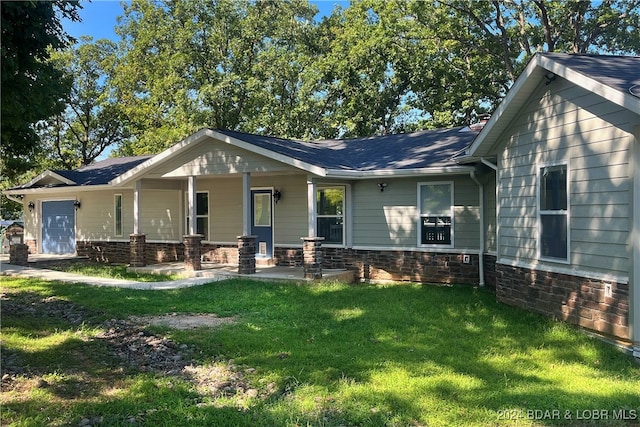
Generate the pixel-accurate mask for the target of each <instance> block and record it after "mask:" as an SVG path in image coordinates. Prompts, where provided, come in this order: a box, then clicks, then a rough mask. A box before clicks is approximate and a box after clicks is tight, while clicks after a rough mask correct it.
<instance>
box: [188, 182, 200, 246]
mask: <svg viewBox="0 0 640 427" xmlns="http://www.w3.org/2000/svg"><path fill="white" fill-rule="evenodd" d="M188 183H189V187H188V189H187V200H188V202H187V203H189V206H188V208H189V209H188V212H189V230H188V233H189V235H190V236H194V235H195V234H196V233H197V232H198V224H197V217H196V200H197V196H196V189H197V187H196V177H195V176H194V175H191V176H190V177H189V180H188Z"/></svg>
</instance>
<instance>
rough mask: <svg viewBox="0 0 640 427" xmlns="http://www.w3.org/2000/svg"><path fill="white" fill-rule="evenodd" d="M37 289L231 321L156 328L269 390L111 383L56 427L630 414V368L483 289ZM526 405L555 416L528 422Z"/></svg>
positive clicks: (635, 384)
mask: <svg viewBox="0 0 640 427" xmlns="http://www.w3.org/2000/svg"><path fill="white" fill-rule="evenodd" d="M47 289H48V292H51V293H53V294H55V295H58V296H61V297H65V298H68V299H70V300H71V301H73V302H75V303H78V304H81V305H83V306H84V307H86V308H87V310H89V311H91V312H94V311H99V312H103V315H104V316H107V317H126V316H128V315H149V314H160V313H166V312H188V313H216V314H218V315H220V316H228V315H236V316H238V317H239V318H240V321H239V322H238V324H236V325H232V326H225V327H223V328H221V329H219V330H206V329H198V330H195V331H168V332H169V333H170V334H171V335H172V336H173V337H174V339H175V340H176V341H180V342H188V343H191V344H194V345H196V346H197V347H198V348H199V349H200V351H201V353H200V355H199V356H198V357H199V362H200V363H209V362H211V360H212V359H213V358H214V357H222V358H224V359H226V360H228V359H233V360H234V363H236V364H238V365H240V366H243V367H248V368H252V369H255V372H254V373H253V374H251V375H249V376H248V380H249V381H252V382H253V383H254V384H255V386H256V387H257V388H264V385H265V384H266V383H267V382H275V383H276V385H277V391H276V392H275V393H272V394H270V395H268V397H266V398H258V399H254V400H250V401H248V402H246V404H245V406H242V405H240V407H239V406H238V403H237V402H234V401H233V398H232V397H230V398H228V399H216V400H213V401H210V402H209V401H207V399H206V398H203V397H202V396H200V395H198V394H197V393H195V392H194V391H193V389H192V388H190V387H189V386H188V384H186V383H180V382H175V381H173V382H171V381H172V380H168V379H167V378H158V377H144V376H143V377H137V376H136V377H126V378H125V379H121V381H124V382H129V383H131V384H130V385H129V386H127V387H124V389H123V390H124V391H121V392H119V393H116V394H115V395H112V394H110V393H109V391H108V388H107V387H104V388H100V389H96V390H95V391H94V392H95V393H94V397H93V399H92V402H95V401H96V400H98V401H99V402H100V403H92V402H89V401H86V402H84V401H81V402H78V403H74V404H71V403H69V404H70V405H72V406H73V409H72V411H71V414H72V416H71V415H68V414H67V415H63V414H59V415H58V417H62V419H65V420H66V421H67V422H72V421H73V422H77V421H78V420H79V419H80V418H82V417H86V416H89V415H95V416H98V415H100V416H103V417H104V419H103V423H104V425H118V423H121V422H126V420H127V419H128V418H129V417H134V418H135V417H137V418H136V420H137V422H138V423H139V424H145V425H155V423H159V422H161V421H162V422H161V423H162V424H166V425H168V424H171V425H207V424H208V425H295V424H300V425H304V424H310V425H358V424H359V425H394V424H395V425H406V424H412V423H413V424H436V425H438V424H440V425H453V424H457V425H459V424H471V425H487V424H494V423H499V422H501V421H505V422H508V421H510V420H509V419H505V420H500V419H499V418H500V414H504V412H502V411H505V410H513V411H514V412H512V413H510V414H511V415H514V414H516V415H518V414H525V415H523V416H524V418H521V419H520V422H522V423H525V424H526V423H534V422H538V423H543V424H559V423H564V424H566V423H574V422H576V423H577V422H581V423H584V422H592V421H593V420H591V419H587V420H578V419H577V416H578V415H579V414H580V411H583V412H582V413H583V414H584V411H595V410H608V411H611V412H610V414H611V417H613V411H615V410H620V409H626V410H629V411H634V410H635V411H637V410H638V409H639V408H638V405H639V402H640V391H639V390H640V369H639V368H638V367H637V366H635V365H633V362H632V361H631V359H630V358H629V357H627V356H625V355H623V354H620V353H619V352H618V351H616V350H615V349H613V348H612V347H611V346H608V345H606V344H604V343H601V342H599V341H596V340H594V339H591V338H589V337H587V336H585V335H583V334H580V333H577V332H575V331H573V330H571V328H569V327H567V326H564V325H562V324H558V323H556V322H553V321H551V320H549V319H546V318H543V317H541V316H538V315H535V314H531V313H528V312H525V311H523V310H520V309H517V308H513V307H508V306H505V305H501V304H498V303H496V302H495V296H494V295H493V294H491V293H490V292H487V291H484V290H477V289H473V288H469V287H432V286H418V285H397V286H365V285H362V286H343V285H337V284H336V285H334V286H293V285H281V284H271V283H257V282H249V281H240V280H237V281H227V282H218V283H213V284H210V285H206V286H202V287H197V288H189V289H183V290H175V291H164V292H149V291H131V290H121V289H111V288H101V289H99V288H91V287H87V286H79V285H66V284H64V285H63V284H56V283H51V284H48V285H47ZM3 316H4V314H3ZM23 333H27V331H23ZM70 345H71V344H70ZM73 345H74V346H75V345H76V343H73ZM55 351H56V352H57V353H58V354H57V356H56V358H64V357H65V355H68V354H73V351H72V349H70V348H66V347H65V346H64V345H63V346H60V347H59V348H57V349H56V350H55ZM92 375H96V376H97V377H100V376H101V375H102V374H100V373H99V372H98V371H96V372H95V373H94V374H92ZM57 398H58V399H64V396H58V397H57ZM103 401H104V402H103ZM38 403H41V399H38V398H32V399H27V400H25V401H22V402H20V403H10V404H8V405H6V410H8V411H15V412H16V413H21V412H23V411H25V410H28V409H27V407H30V406H37V405H38ZM527 410H542V411H545V410H558V411H560V412H559V413H561V414H562V416H563V417H562V418H561V419H556V418H554V419H542V420H535V419H527V418H526V413H525V412H523V411H527ZM52 411H54V410H53V409H52ZM566 411H570V414H569V415H570V416H571V417H570V418H569V419H567V418H564V416H565V415H566ZM54 412H55V411H54ZM583 418H584V417H583ZM511 421H513V420H511ZM602 421H603V420H597V423H598V424H599V425H602V424H603V423H602ZM604 421H607V423H611V424H617V423H618V421H621V420H617V419H613V418H611V419H608V420H604ZM605 424H606V423H605Z"/></svg>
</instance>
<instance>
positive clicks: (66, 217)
mask: <svg viewBox="0 0 640 427" xmlns="http://www.w3.org/2000/svg"><path fill="white" fill-rule="evenodd" d="M75 221H76V215H75V210H74V207H73V200H57V201H53V202H42V253H45V254H71V253H74V252H75V251H76V237H75V236H76V224H75Z"/></svg>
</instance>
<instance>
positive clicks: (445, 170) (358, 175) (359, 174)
mask: <svg viewBox="0 0 640 427" xmlns="http://www.w3.org/2000/svg"><path fill="white" fill-rule="evenodd" d="M472 170H475V167H474V166H448V167H442V168H418V169H376V170H370V171H358V170H341V169H327V174H326V177H327V178H349V179H367V178H379V177H388V178H401V177H413V176H418V175H420V176H424V175H460V174H468V173H469V171H472Z"/></svg>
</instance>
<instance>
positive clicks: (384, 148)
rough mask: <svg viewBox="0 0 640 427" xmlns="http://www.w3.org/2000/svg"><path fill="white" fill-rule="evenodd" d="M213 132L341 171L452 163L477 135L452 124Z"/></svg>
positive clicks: (444, 165) (450, 164) (411, 167)
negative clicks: (357, 134)
mask: <svg viewBox="0 0 640 427" xmlns="http://www.w3.org/2000/svg"><path fill="white" fill-rule="evenodd" d="M215 131H216V132H219V133H221V134H223V135H227V136H230V137H232V138H236V139H239V140H241V141H244V142H247V143H249V144H252V145H254V146H257V147H260V148H263V149H267V150H270V151H273V152H276V153H278V154H281V155H284V156H287V157H290V158H292V159H296V160H300V161H303V162H305V163H308V164H311V165H314V166H318V167H321V168H324V169H331V170H342V171H373V170H391V169H423V168H430V167H439V168H440V167H446V166H456V162H455V159H454V157H455V156H456V155H457V154H458V153H460V152H461V151H463V150H464V149H465V147H467V146H468V145H469V144H470V143H471V142H472V141H473V139H474V138H475V137H476V136H477V134H478V133H477V132H474V131H471V130H470V129H469V128H468V127H455V128H451V129H436V130H423V131H420V132H414V133H407V134H394V135H384V136H372V137H367V138H353V139H330V140H320V141H294V140H288V139H282V138H274V137H269V136H261V135H252V134H247V133H241V132H234V131H227V130H217V129H216V130H215Z"/></svg>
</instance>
